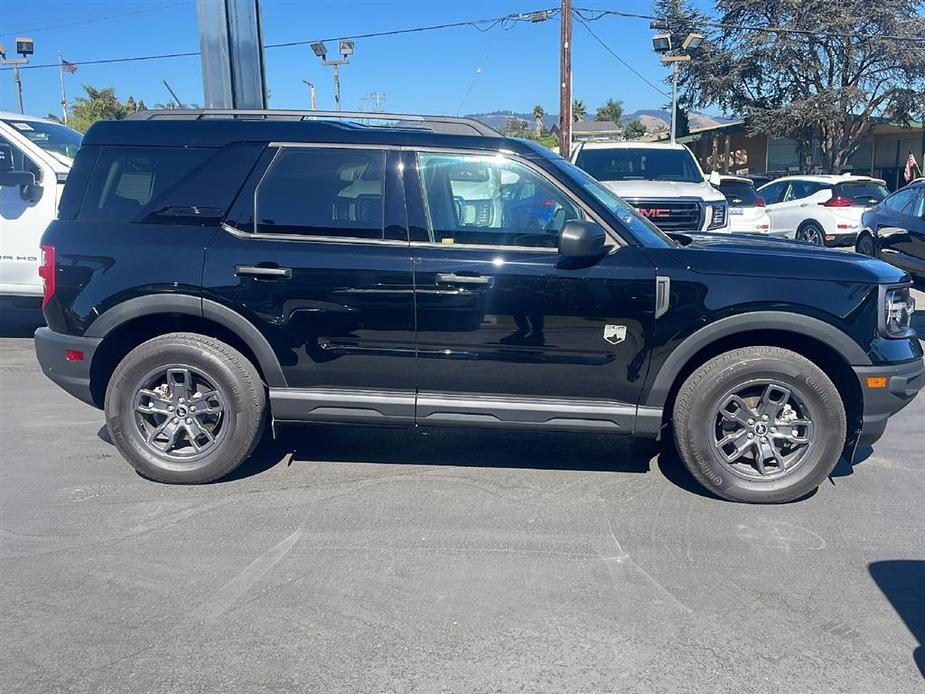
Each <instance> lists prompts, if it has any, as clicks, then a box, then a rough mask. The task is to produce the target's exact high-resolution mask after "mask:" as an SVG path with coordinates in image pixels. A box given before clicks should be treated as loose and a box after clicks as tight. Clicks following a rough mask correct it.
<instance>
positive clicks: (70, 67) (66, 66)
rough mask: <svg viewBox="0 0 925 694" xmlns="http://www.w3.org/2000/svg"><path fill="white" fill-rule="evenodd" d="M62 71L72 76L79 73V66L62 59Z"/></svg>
mask: <svg viewBox="0 0 925 694" xmlns="http://www.w3.org/2000/svg"><path fill="white" fill-rule="evenodd" d="M61 69H62V70H64V71H65V72H70V73H71V74H73V73H75V72H77V66H76V65H75V64H74V63H69V62H67V61H66V60H65V59H64V58H61Z"/></svg>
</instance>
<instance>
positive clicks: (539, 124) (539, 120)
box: [533, 104, 546, 137]
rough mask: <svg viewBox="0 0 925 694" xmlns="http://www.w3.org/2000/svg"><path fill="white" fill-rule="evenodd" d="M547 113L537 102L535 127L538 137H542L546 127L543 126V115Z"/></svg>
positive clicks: (534, 113)
mask: <svg viewBox="0 0 925 694" xmlns="http://www.w3.org/2000/svg"><path fill="white" fill-rule="evenodd" d="M545 115H546V111H545V110H544V109H543V107H542V106H540V105H539V104H537V105H536V106H534V107H533V127H534V131H535V133H536V136H537V137H541V136H542V135H543V133H544V132H546V129H545V128H544V127H543V116H545Z"/></svg>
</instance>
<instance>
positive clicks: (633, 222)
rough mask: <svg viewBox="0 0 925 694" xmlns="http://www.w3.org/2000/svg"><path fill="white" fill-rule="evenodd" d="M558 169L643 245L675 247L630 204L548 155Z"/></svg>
mask: <svg viewBox="0 0 925 694" xmlns="http://www.w3.org/2000/svg"><path fill="white" fill-rule="evenodd" d="M546 158H547V159H548V160H549V161H551V162H552V163H553V164H554V165H555V166H556V168H557V169H559V170H560V171H561V172H562V173H564V174H565V175H566V176H567V177H568V178H569V179H570V180H572V181H573V182H574V183H576V184H578V185H579V186H580V187H581V188H582V189H583V190H585V191H586V192H588V193H590V194H591V195H592V196H593V197H594V199H595V200H597V201H598V202H599V203H600V204H601V205H603V206H604V207H606V208H607V209H608V210H609V211H610V213H611V214H613V216H614V217H616V218H617V220H618V221H619V222H620V223H621V224H622V225H623V226H624V227H626V228H627V230H628V231H629V232H630V233H631V234H632V235H633V236H634V237H635V238H636V239H638V240H639V241H640V242H641V243H642V244H643V245H645V246H649V247H663V248H664V247H667V246H674V245H675V243H674V241H672V240H671V239H670V238H669V237H668V236H666V235H665V233H664V232H662V231H661V230H660V229H659V228H658V227H657V226H655V225H654V224H652V222H650V221H649V220H647V219H646V218H644V217H643V216H642V215H640V214H639V213H638V212H637V211H636V210H635V208H633V207H632V206H631V205H630V204H629V203H626V202H623V200H621V199H620V198H618V197H617V196H616V195H614V194H613V192H612V191H611V190H610V189H608V188H606V187H605V186H602V185H601V184H600V183H599V182H598V181H595V180H594V179H593V178H591V176H589V175H588V174H587V173H586V172H584V171H582V170H581V169H579V168H578V167H577V166H575V165H574V164H571V163H570V162H568V161H566V160H565V159H563V158H562V157H560V156H558V155H555V154H553V155H546Z"/></svg>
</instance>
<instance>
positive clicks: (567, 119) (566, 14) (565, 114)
mask: <svg viewBox="0 0 925 694" xmlns="http://www.w3.org/2000/svg"><path fill="white" fill-rule="evenodd" d="M559 21H560V23H561V26H562V46H561V48H562V54H561V56H560V58H559V154H561V155H562V156H563V157H565V158H566V159H568V158H569V155H570V154H571V151H572V0H562V7H561V10H560V13H559Z"/></svg>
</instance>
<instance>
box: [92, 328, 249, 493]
mask: <svg viewBox="0 0 925 694" xmlns="http://www.w3.org/2000/svg"><path fill="white" fill-rule="evenodd" d="M161 371H164V372H165V378H166V379H167V381H170V380H173V381H175V383H176V389H177V392H176V393H174V386H170V385H168V384H167V381H164V383H165V385H163V386H160V388H161V389H162V390H151V389H150V388H151V387H153V386H148V385H146V381H147V382H151V383H154V382H157V381H158V379H159V376H158V374H159V373H160V372H161ZM184 372H185V374H186V375H185V376H184V375H182V374H183V373H184ZM184 379H186V384H185V386H184V383H183V380H184ZM197 389H198V391H200V392H192V394H191V391H194V390H197ZM181 390H183V391H185V393H186V395H187V399H186V406H185V407H182V410H183V411H182V412H181V411H180V409H181V406H179V405H178V401H177V400H176V399H175V397H174V396H175V395H177V396H179V395H182V394H183V393H182V392H180V391H181ZM149 393H150V394H152V396H153V395H158V396H159V397H151V396H148V395H146V394H149ZM168 394H169V395H168ZM203 394H205V395H206V396H207V397H206V398H203V397H202V395H203ZM210 394H214V395H210ZM210 397H211V401H209V398H210ZM139 398H141V399H139ZM179 402H183V400H180V401H179ZM197 406H198V407H199V412H198V414H193V411H195V409H196V407H197ZM167 407H169V408H170V410H171V411H172V414H169V415H165V412H164V410H166V408H167ZM105 409H106V426H107V427H108V429H109V435H110V437H111V439H112V442H113V443H114V444H115V446H116V448H118V449H119V452H120V453H121V454H122V455H123V457H124V458H125V459H126V460H127V461H128V462H129V463H130V464H131V465H132V466H133V467H134V468H135V469H136V470H137V471H138V472H139V473H140V474H141V475H143V476H144V477H147V478H149V479H152V480H156V481H158V482H166V483H173V484H202V483H205V482H212V481H214V480H217V479H219V478H221V477H224V476H225V475H227V474H228V473H230V472H231V471H232V470H234V469H235V468H237V467H238V466H239V465H240V464H241V463H243V462H244V461H245V460H246V459H247V458H248V457H249V456H250V454H251V453H252V452H253V450H254V447H255V446H256V445H257V443H258V442H259V441H260V438H261V434H262V432H263V427H264V413H265V411H266V392H265V389H264V385H263V383H262V381H261V379H260V375H259V374H258V373H257V370H256V369H255V368H254V365H253V364H252V363H251V362H250V361H249V360H248V359H247V358H246V357H245V356H244V355H243V354H241V353H240V352H239V351H237V350H236V349H234V348H233V347H231V346H229V345H227V344H225V343H224V342H221V341H219V340H216V339H214V338H211V337H206V336H204V335H198V334H194V333H170V334H168V335H162V336H160V337H156V338H154V339H152V340H148V341H147V342H145V343H143V344H141V345H139V346H138V347H136V348H135V349H133V350H132V351H131V352H129V353H128V354H127V355H126V356H125V358H123V359H122V361H121V362H119V365H118V366H117V367H116V369H115V371H114V372H113V375H112V379H111V380H110V382H109V387H108V388H107V389H106V403H105ZM187 409H189V410H192V411H191V412H187V411H186V410H187ZM148 410H152V411H150V412H149V411H148ZM154 410H156V413H155V412H153V411H154ZM207 410H208V411H207ZM211 410H215V411H216V412H217V414H211V413H210V411H211ZM175 414H179V415H180V417H173V415H175ZM187 415H189V416H188V417H187ZM184 417H186V418H185V419H184ZM171 418H173V419H172V421H173V422H179V424H171V423H170V421H168V420H171ZM200 418H201V419H200ZM163 422H167V423H166V425H163V424H161V423H163ZM184 422H186V424H187V426H186V428H185V429H184V428H183V427H184ZM164 426H167V427H170V429H169V432H170V434H171V436H169V437H168V436H167V433H166V431H168V430H165V433H161V434H159V436H161V437H162V438H166V439H167V441H166V443H165V444H164V448H165V449H166V450H165V451H164V452H158V451H159V450H160V446H159V445H158V444H157V442H156V440H155V442H154V443H153V444H152V443H147V442H146V436H145V434H149V435H150V434H151V431H153V430H154V429H155V428H158V429H163V428H164ZM146 427H147V428H146ZM191 427H195V431H196V434H197V436H196V437H195V438H198V442H194V437H193V436H191V434H192V433H193V429H192V428H191ZM203 429H207V430H208V431H206V432H202V430H203ZM174 430H175V431H174ZM142 432H144V433H142ZM200 432H201V433H200ZM207 436H208V438H207ZM180 444H186V445H184V446H183V448H182V450H181V449H177V450H171V446H179V445H180ZM155 449H158V450H155ZM181 454H182V455H186V456H187V457H185V458H184V457H180V456H181Z"/></svg>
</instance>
